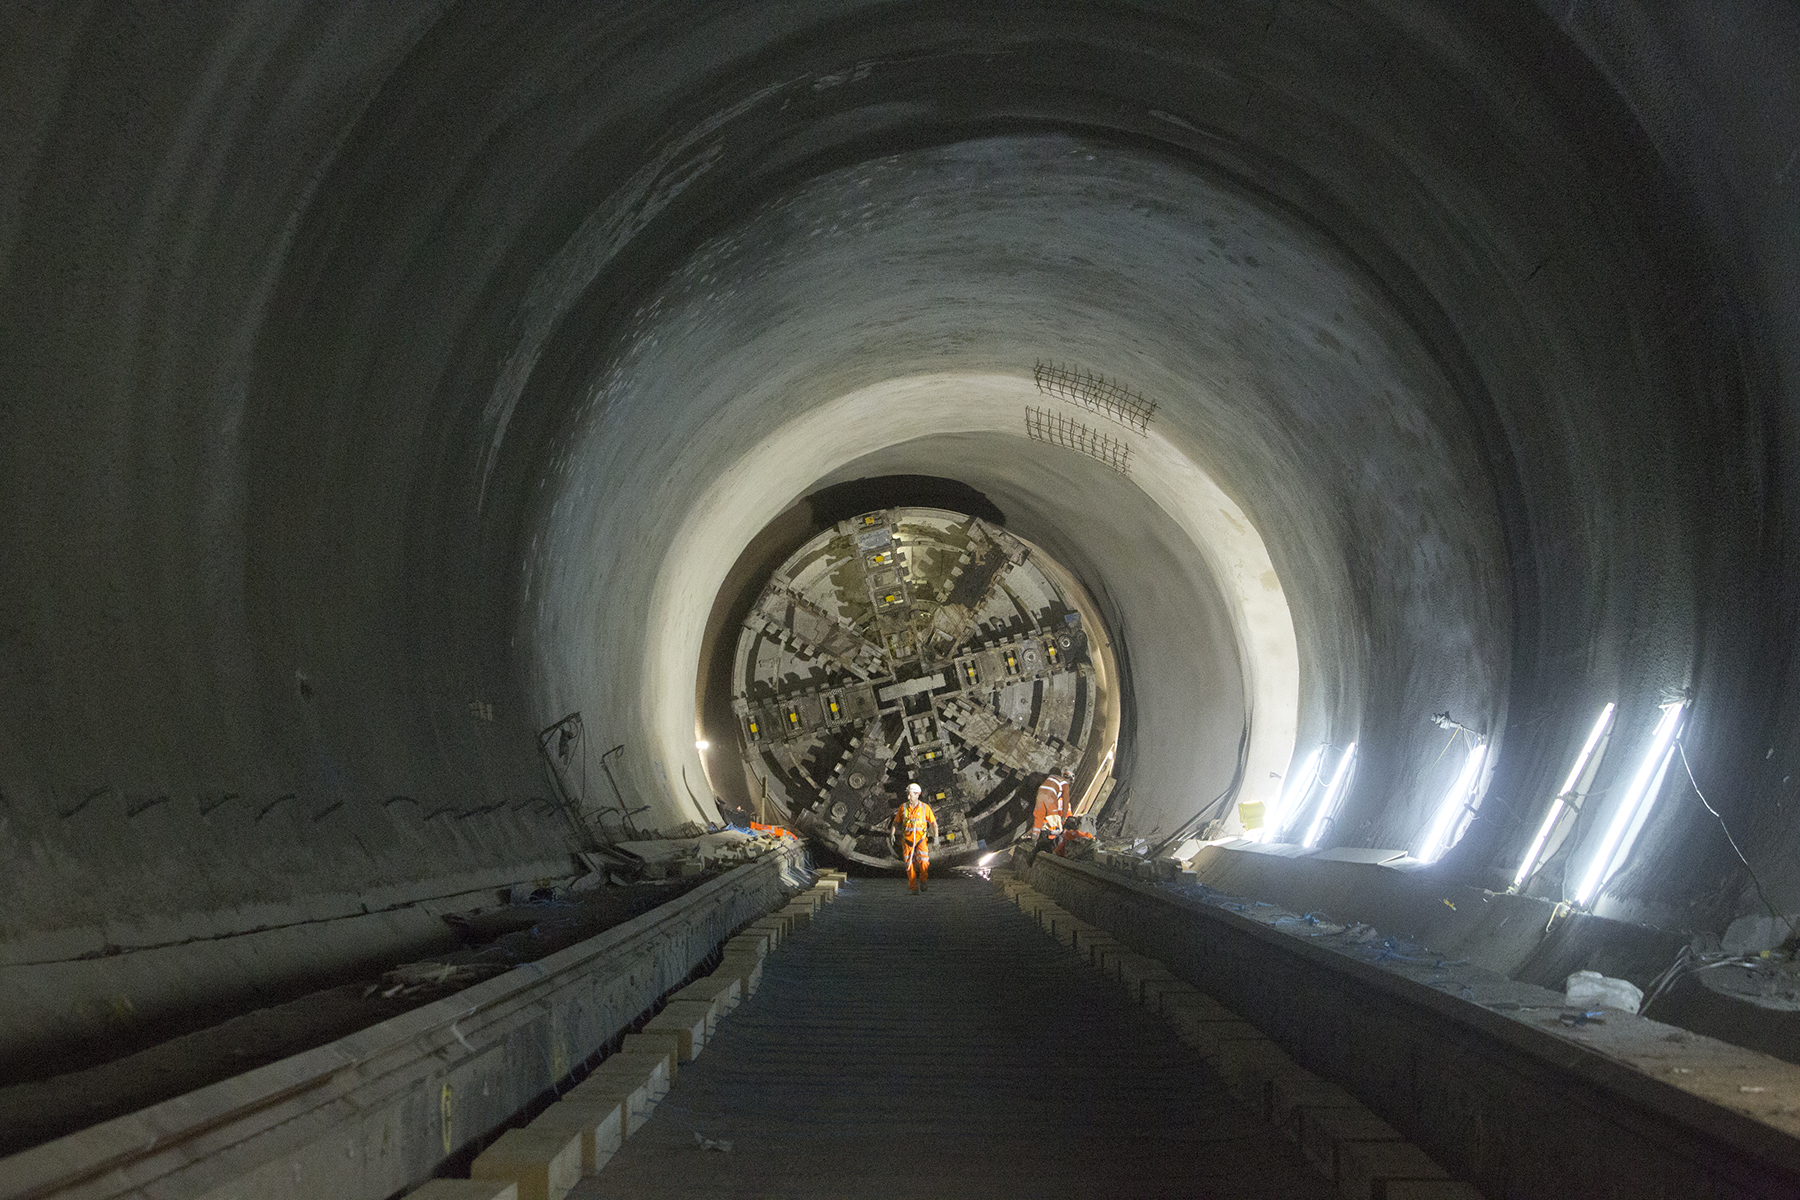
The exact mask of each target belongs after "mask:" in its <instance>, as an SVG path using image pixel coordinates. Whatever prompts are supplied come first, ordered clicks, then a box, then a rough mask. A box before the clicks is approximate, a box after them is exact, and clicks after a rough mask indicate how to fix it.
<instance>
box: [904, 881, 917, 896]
mask: <svg viewBox="0 0 1800 1200" xmlns="http://www.w3.org/2000/svg"><path fill="white" fill-rule="evenodd" d="M906 890H907V891H909V892H911V893H912V894H913V895H915V896H916V895H918V894H919V885H918V884H916V883H914V882H913V881H912V880H910V879H909V880H907V881H906Z"/></svg>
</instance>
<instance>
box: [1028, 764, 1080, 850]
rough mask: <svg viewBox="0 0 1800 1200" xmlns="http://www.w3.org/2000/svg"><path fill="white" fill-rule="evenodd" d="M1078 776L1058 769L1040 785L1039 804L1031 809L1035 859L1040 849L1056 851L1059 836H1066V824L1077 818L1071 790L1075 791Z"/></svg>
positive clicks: (1032, 847) (1038, 791) (1032, 848)
mask: <svg viewBox="0 0 1800 1200" xmlns="http://www.w3.org/2000/svg"><path fill="white" fill-rule="evenodd" d="M1074 782H1075V781H1074V779H1073V778H1072V777H1071V776H1070V775H1069V773H1068V772H1067V771H1062V770H1058V771H1054V772H1052V773H1051V774H1049V775H1047V776H1045V778H1044V782H1042V783H1040V784H1039V785H1038V790H1037V803H1036V804H1034V805H1032V808H1031V828H1032V832H1033V834H1034V837H1033V840H1032V846H1031V857H1032V858H1033V859H1034V860H1035V859H1036V858H1037V856H1038V851H1040V850H1053V849H1055V847H1056V843H1057V839H1058V838H1060V837H1061V836H1062V832H1063V826H1064V825H1065V824H1066V823H1069V822H1070V821H1071V820H1072V818H1073V817H1074V815H1075V814H1074V811H1073V810H1072V809H1071V808H1070V806H1069V793H1070V791H1071V790H1073V787H1074Z"/></svg>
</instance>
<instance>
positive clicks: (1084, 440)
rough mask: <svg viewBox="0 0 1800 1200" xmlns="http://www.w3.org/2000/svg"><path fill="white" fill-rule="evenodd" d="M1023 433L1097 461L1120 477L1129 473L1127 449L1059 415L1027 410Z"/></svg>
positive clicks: (1038, 410) (1129, 449) (1129, 461)
mask: <svg viewBox="0 0 1800 1200" xmlns="http://www.w3.org/2000/svg"><path fill="white" fill-rule="evenodd" d="M1025 432H1026V433H1027V434H1028V435H1029V436H1030V437H1032V438H1033V439H1034V440H1036V441H1040V442H1053V443H1055V444H1056V445H1058V446H1067V447H1068V448H1069V449H1071V450H1079V451H1081V452H1082V453H1083V454H1086V455H1088V456H1090V457H1092V458H1097V459H1099V460H1100V461H1101V462H1103V463H1105V464H1106V465H1107V466H1109V467H1111V468H1112V469H1113V470H1115V471H1117V472H1118V473H1119V474H1121V475H1129V474H1131V447H1130V446H1127V445H1126V444H1125V443H1124V442H1121V441H1120V440H1119V439H1117V438H1113V437H1108V436H1107V435H1106V434H1104V433H1101V432H1100V431H1099V430H1097V429H1091V428H1089V427H1088V426H1086V425H1083V424H1082V423H1081V422H1080V421H1075V420H1071V419H1070V418H1068V417H1065V416H1063V415H1062V414H1061V413H1058V412H1051V411H1049V410H1048V409H1042V408H1027V409H1026V410H1025Z"/></svg>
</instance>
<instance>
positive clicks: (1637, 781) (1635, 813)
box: [1573, 701, 1687, 904]
mask: <svg viewBox="0 0 1800 1200" xmlns="http://www.w3.org/2000/svg"><path fill="white" fill-rule="evenodd" d="M1686 707H1687V706H1686V704H1685V703H1682V702H1679V701H1678V702H1676V703H1674V704H1668V705H1664V706H1663V712H1662V720H1660V721H1658V722H1657V723H1656V732H1655V734H1653V735H1652V736H1651V738H1650V749H1649V750H1648V751H1646V752H1645V754H1644V760H1643V762H1641V763H1639V764H1638V769H1637V773H1636V774H1634V775H1633V776H1632V777H1631V786H1630V787H1628V788H1626V789H1625V795H1624V796H1623V797H1622V798H1621V799H1620V801H1619V806H1618V808H1616V809H1615V810H1614V811H1613V818H1612V823H1611V824H1610V825H1608V826H1607V829H1606V837H1605V838H1604V839H1602V840H1601V842H1600V845H1599V846H1598V847H1596V848H1595V850H1594V856H1593V857H1592V858H1591V859H1589V860H1588V869H1587V874H1586V876H1585V877H1584V878H1583V879H1582V881H1581V887H1580V888H1579V889H1578V890H1577V891H1576V892H1575V895H1574V897H1573V898H1574V900H1575V903H1577V904H1586V903H1588V902H1589V901H1591V900H1592V899H1593V898H1594V893H1596V892H1598V891H1599V890H1600V885H1601V884H1603V883H1605V882H1606V880H1607V879H1608V878H1609V877H1610V876H1611V875H1612V873H1613V872H1614V871H1616V870H1618V869H1619V867H1620V866H1622V865H1623V864H1624V862H1625V856H1626V855H1627V854H1629V853H1630V852H1631V844H1632V842H1634V841H1636V840H1637V835H1638V830H1640V829H1642V828H1643V827H1644V820H1645V818H1647V817H1648V816H1649V815H1650V806H1651V805H1652V804H1653V803H1655V801H1656V792H1657V785H1659V784H1661V782H1662V778H1663V772H1664V771H1666V770H1668V766H1669V757H1670V756H1671V755H1672V754H1674V752H1675V748H1674V745H1673V743H1674V741H1675V732H1676V730H1678V729H1680V728H1681V714H1682V712H1683V711H1684V710H1685V709H1686Z"/></svg>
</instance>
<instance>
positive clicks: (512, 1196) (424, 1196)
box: [405, 1179, 519, 1200]
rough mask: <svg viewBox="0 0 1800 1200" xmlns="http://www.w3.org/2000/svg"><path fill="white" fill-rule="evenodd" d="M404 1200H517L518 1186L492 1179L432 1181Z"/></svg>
mask: <svg viewBox="0 0 1800 1200" xmlns="http://www.w3.org/2000/svg"><path fill="white" fill-rule="evenodd" d="M405 1200H519V1185H518V1184H516V1183H503V1182H501V1181H499V1180H494V1179H434V1180H432V1181H431V1182H430V1183H428V1184H426V1185H425V1186H424V1187H422V1188H419V1189H418V1190H416V1191H411V1192H408V1193H406V1197H405Z"/></svg>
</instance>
